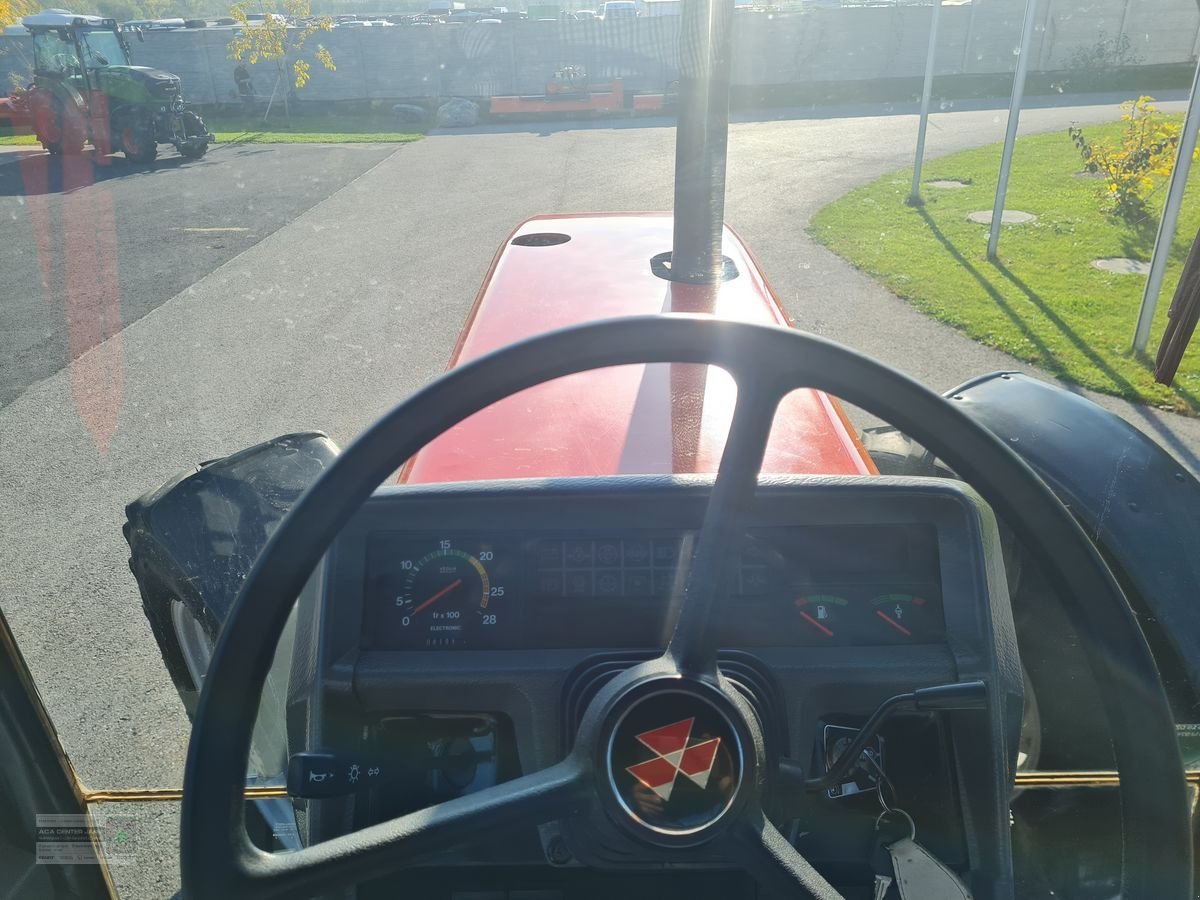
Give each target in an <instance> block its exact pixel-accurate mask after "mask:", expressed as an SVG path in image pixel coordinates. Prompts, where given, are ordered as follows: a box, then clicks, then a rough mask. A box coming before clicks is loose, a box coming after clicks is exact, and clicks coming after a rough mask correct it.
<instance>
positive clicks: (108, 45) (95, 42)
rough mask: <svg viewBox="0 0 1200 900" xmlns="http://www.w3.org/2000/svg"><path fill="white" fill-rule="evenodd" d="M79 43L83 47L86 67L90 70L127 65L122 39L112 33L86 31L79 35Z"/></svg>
mask: <svg viewBox="0 0 1200 900" xmlns="http://www.w3.org/2000/svg"><path fill="white" fill-rule="evenodd" d="M79 43H80V44H82V45H83V50H84V59H83V62H84V65H85V66H87V67H88V68H89V69H95V68H99V67H100V66H121V65H124V64H125V51H124V49H123V48H122V47H121V39H120V38H119V37H117V36H116V35H115V34H113V33H112V32H111V31H84V32H82V33H81V34H80V35H79Z"/></svg>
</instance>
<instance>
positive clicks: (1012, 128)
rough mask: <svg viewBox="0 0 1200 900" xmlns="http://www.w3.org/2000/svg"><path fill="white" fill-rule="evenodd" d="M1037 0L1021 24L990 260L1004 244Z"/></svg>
mask: <svg viewBox="0 0 1200 900" xmlns="http://www.w3.org/2000/svg"><path fill="white" fill-rule="evenodd" d="M1036 12H1037V0H1026V3H1025V21H1024V22H1023V23H1022V24H1021V44H1020V48H1019V49H1018V50H1017V71H1016V72H1015V73H1014V74H1013V89H1012V100H1011V101H1010V102H1009V104H1008V130H1007V131H1006V132H1005V133H1004V154H1003V156H1001V157H1000V179H999V180H998V181H997V183H996V202H995V203H994V204H992V230H991V233H990V234H988V246H987V255H988V259H995V258H996V251H997V249H998V247H999V245H1000V220H1001V219H1002V218H1003V217H1004V198H1005V195H1006V194H1007V193H1008V173H1009V170H1010V169H1011V168H1012V157H1013V146H1014V145H1015V144H1016V142H1017V126H1018V125H1020V124H1021V100H1022V99H1023V98H1024V96H1025V74H1026V72H1027V71H1028V70H1029V45H1030V44H1031V43H1032V41H1033V19H1034V16H1035V14H1036Z"/></svg>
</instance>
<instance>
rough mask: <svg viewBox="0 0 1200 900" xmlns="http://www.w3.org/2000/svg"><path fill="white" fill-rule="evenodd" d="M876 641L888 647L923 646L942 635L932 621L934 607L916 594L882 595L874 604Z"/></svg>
mask: <svg viewBox="0 0 1200 900" xmlns="http://www.w3.org/2000/svg"><path fill="white" fill-rule="evenodd" d="M871 621H872V623H873V625H874V629H875V630H874V634H875V637H876V638H878V639H880V640H884V641H886V642H888V643H908V642H911V643H921V642H922V641H927V640H928V639H929V637H930V633H931V632H936V631H939V630H940V629H938V628H936V627H934V623H933V622H932V621H931V619H930V604H929V602H928V601H926V600H925V598H924V597H920V596H918V595H916V594H906V593H895V594H879V595H878V596H876V597H874V598H872V600H871Z"/></svg>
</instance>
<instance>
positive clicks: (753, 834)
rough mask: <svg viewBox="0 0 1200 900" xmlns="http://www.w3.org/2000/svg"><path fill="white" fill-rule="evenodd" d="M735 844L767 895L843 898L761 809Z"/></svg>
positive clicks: (822, 899)
mask: <svg viewBox="0 0 1200 900" xmlns="http://www.w3.org/2000/svg"><path fill="white" fill-rule="evenodd" d="M731 844H732V847H733V853H734V855H735V859H736V861H737V862H738V863H739V864H740V865H741V866H742V867H743V868H745V869H746V871H747V872H749V873H750V875H751V876H752V877H753V878H754V880H755V881H756V882H758V886H759V888H760V889H761V890H762V892H763V896H764V897H768V898H779V900H783V898H794V897H808V898H811V900H843V898H842V895H841V894H839V893H838V892H837V891H836V890H835V889H834V887H833V885H831V884H830V883H829V882H828V881H826V880H825V878H824V877H823V876H822V875H821V873H820V872H818V871H817V870H816V869H814V868H813V867H812V864H811V863H810V862H809V861H808V860H806V859H805V858H804V857H803V856H801V855H800V854H799V853H797V852H796V850H795V848H793V847H792V845H791V844H789V843H788V841H787V838H785V837H784V836H783V835H782V834H780V833H779V829H777V828H776V827H775V826H774V825H772V824H771V822H770V820H769V819H767V817H766V816H765V815H764V814H763V813H762V812H761V810H760V811H758V812H757V813H756V814H755V815H754V816H752V817H751V818H749V819H748V820H747V821H746V822H745V823H743V824H742V825H741V827H740V828H739V829H738V831H737V832H736V834H735V838H734V840H733V841H732V842H731Z"/></svg>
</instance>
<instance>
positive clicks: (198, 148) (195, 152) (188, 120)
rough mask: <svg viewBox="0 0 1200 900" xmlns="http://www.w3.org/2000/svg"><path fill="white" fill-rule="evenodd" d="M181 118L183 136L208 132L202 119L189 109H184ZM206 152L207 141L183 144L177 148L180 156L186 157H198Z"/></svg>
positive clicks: (203, 134)
mask: <svg viewBox="0 0 1200 900" xmlns="http://www.w3.org/2000/svg"><path fill="white" fill-rule="evenodd" d="M182 119H183V136H184V138H185V139H187V138H193V137H203V136H205V135H207V134H208V129H207V128H205V127H204V120H203V119H201V118H200V117H199V116H198V115H196V114H195V113H194V112H192V111H191V110H190V109H189V110H185V111H184V113H183V116H182ZM207 152H208V142H207V141H205V142H204V143H197V144H192V143H188V144H183V145H182V146H181V147H180V148H179V153H180V155H181V156H184V157H186V158H187V159H199V158H200V157H202V156H203V155H204V154H205V153H207Z"/></svg>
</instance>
